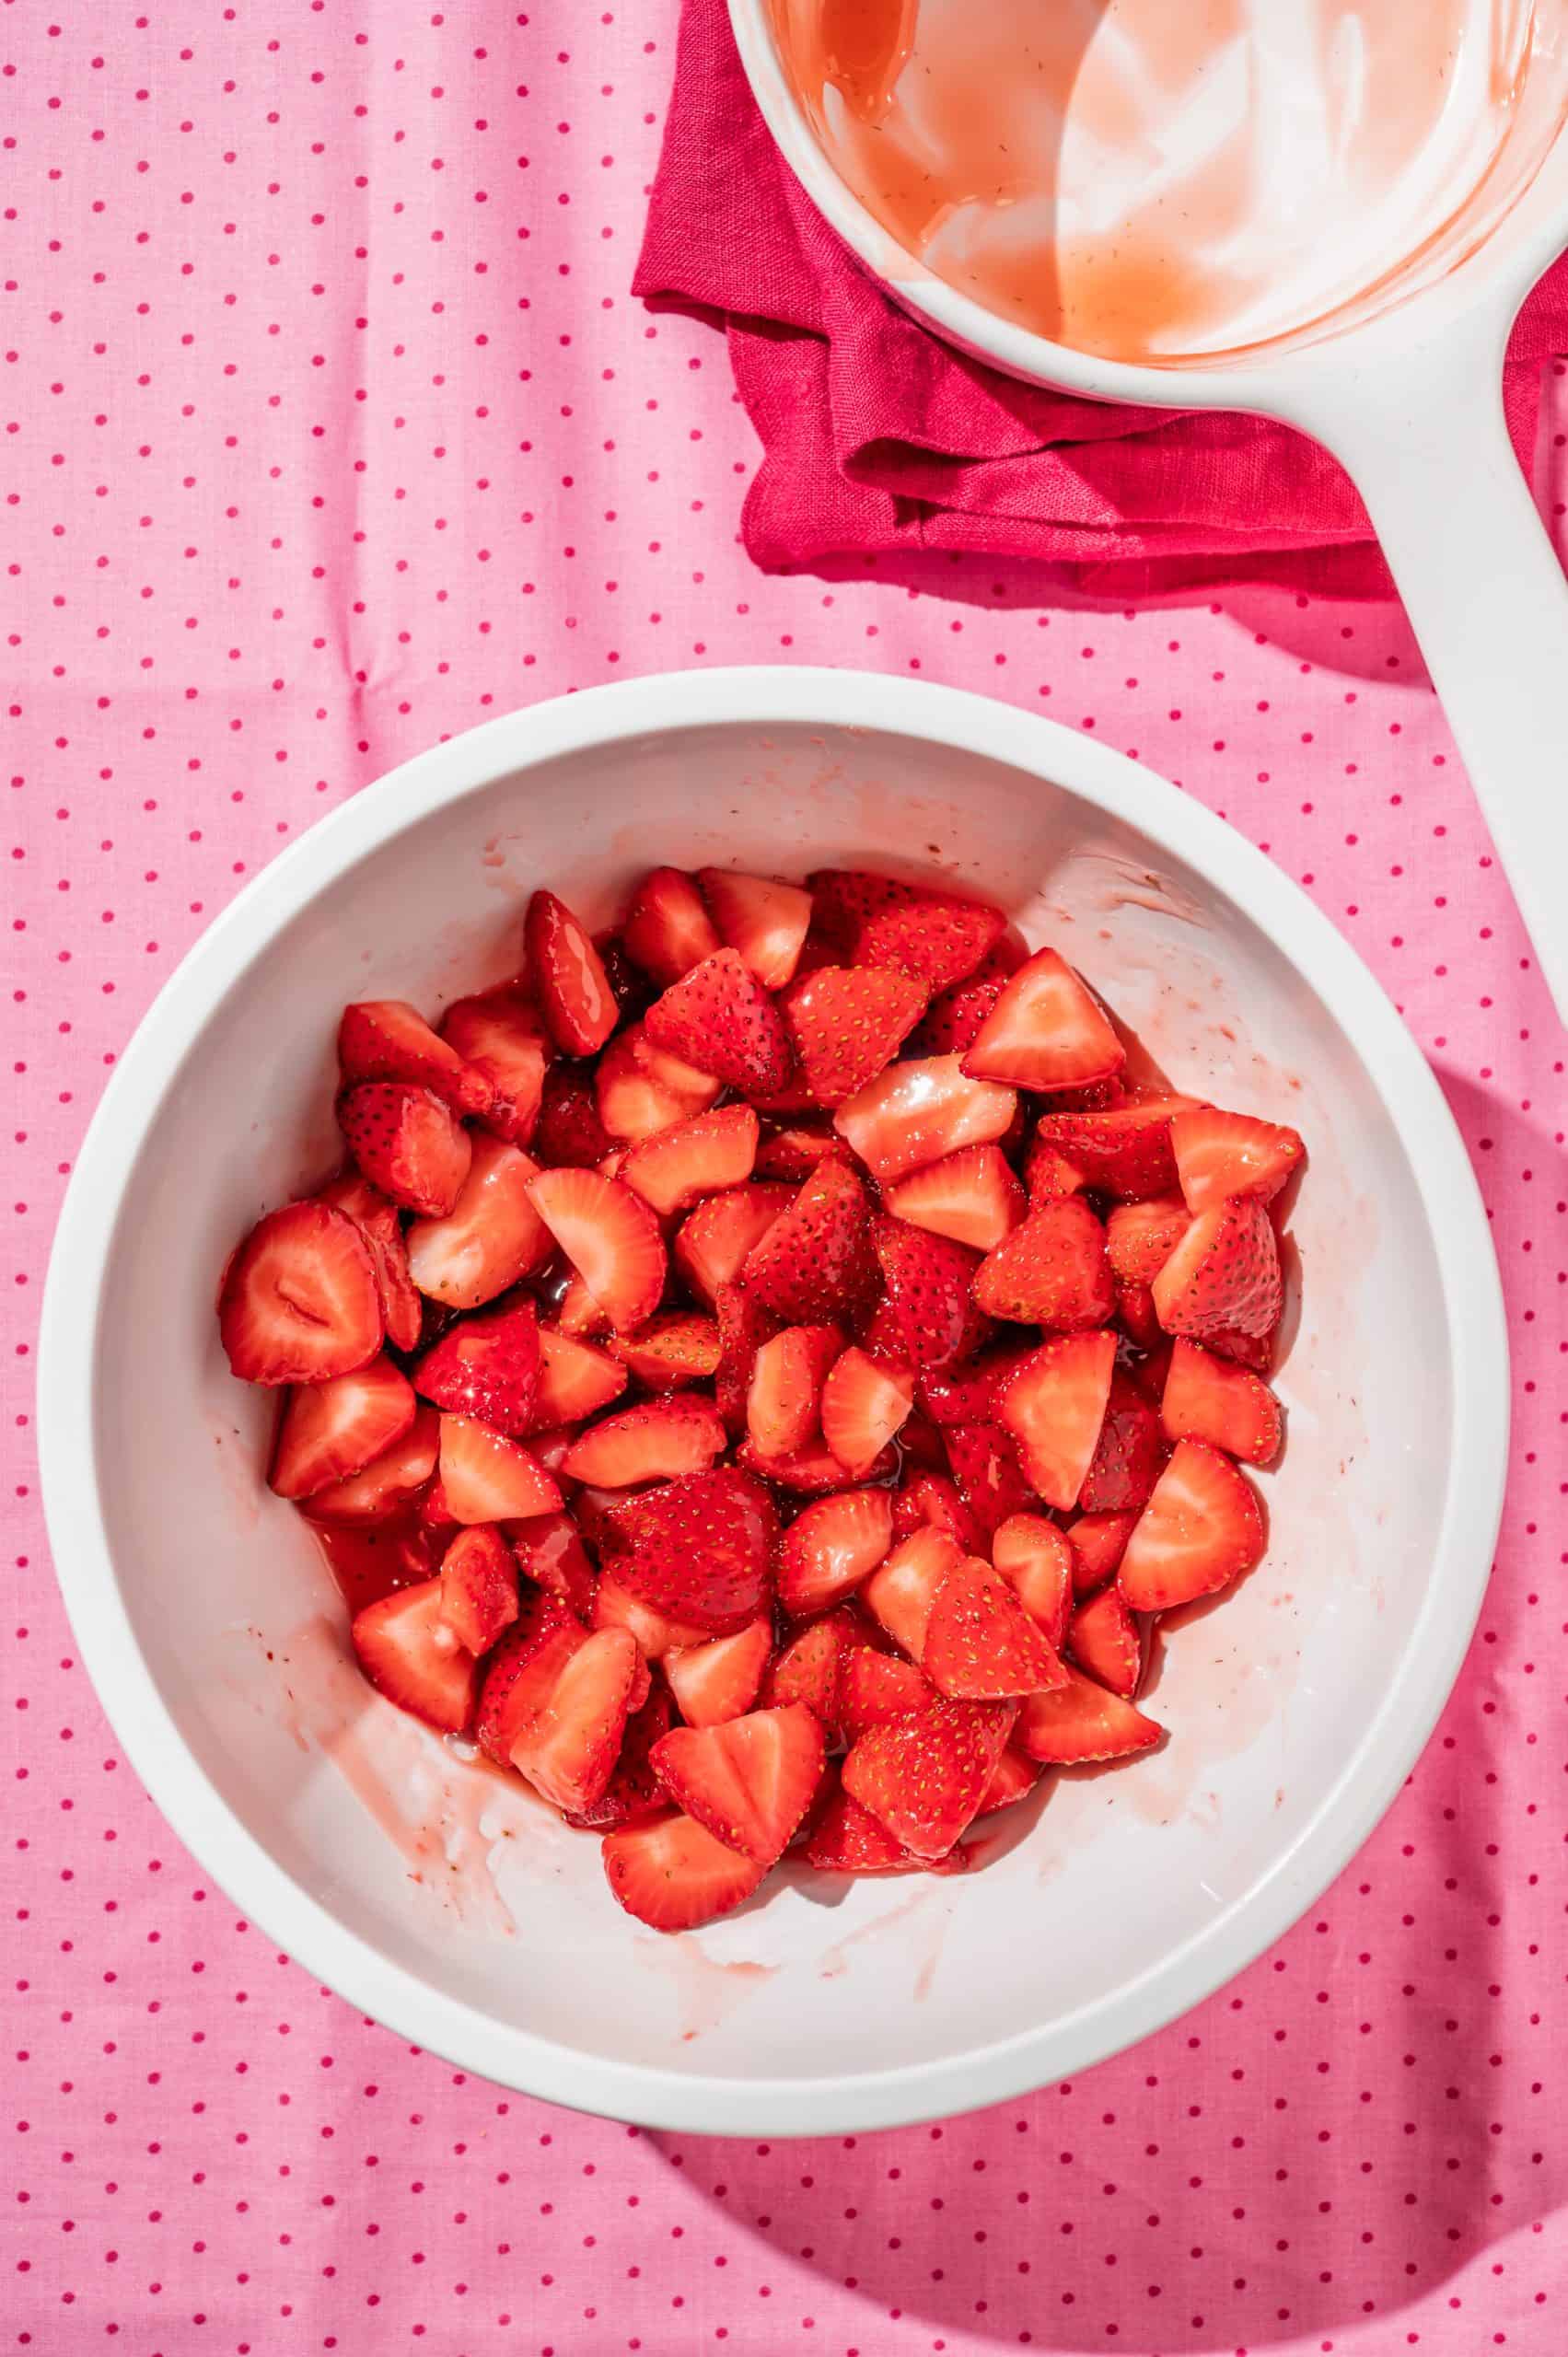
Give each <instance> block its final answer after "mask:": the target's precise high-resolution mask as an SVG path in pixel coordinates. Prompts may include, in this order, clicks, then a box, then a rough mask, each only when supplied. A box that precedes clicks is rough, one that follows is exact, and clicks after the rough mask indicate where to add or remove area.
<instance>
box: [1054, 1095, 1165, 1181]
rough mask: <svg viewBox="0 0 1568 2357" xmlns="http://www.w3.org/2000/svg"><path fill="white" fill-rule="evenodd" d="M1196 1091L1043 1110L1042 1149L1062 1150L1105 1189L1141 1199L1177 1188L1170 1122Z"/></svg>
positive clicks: (1067, 1157)
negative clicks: (1099, 1105)
mask: <svg viewBox="0 0 1568 2357" xmlns="http://www.w3.org/2000/svg"><path fill="white" fill-rule="evenodd" d="M1191 1103H1192V1099H1191V1097H1144V1098H1143V1099H1141V1100H1132V1101H1131V1102H1129V1103H1126V1104H1121V1105H1113V1106H1109V1107H1107V1108H1105V1109H1102V1110H1095V1109H1072V1110H1069V1111H1066V1112H1057V1113H1042V1114H1041V1116H1040V1121H1039V1124H1038V1125H1037V1127H1036V1130H1035V1139H1036V1143H1037V1144H1038V1145H1039V1147H1040V1150H1041V1151H1042V1152H1054V1153H1057V1154H1060V1155H1063V1156H1064V1157H1065V1159H1066V1160H1067V1161H1068V1162H1070V1163H1071V1164H1072V1165H1073V1167H1074V1169H1076V1170H1077V1171H1078V1172H1079V1173H1080V1174H1081V1176H1082V1178H1083V1182H1084V1184H1085V1186H1086V1187H1094V1188H1097V1189H1098V1190H1099V1191H1100V1192H1101V1193H1102V1194H1107V1195H1119V1196H1121V1197H1123V1198H1124V1199H1126V1200H1127V1201H1137V1200H1139V1199H1141V1198H1143V1197H1144V1196H1148V1195H1173V1194H1174V1193H1175V1192H1176V1159H1175V1156H1174V1155H1173V1153H1172V1151H1171V1125H1172V1122H1173V1120H1175V1118H1176V1116H1177V1115H1178V1114H1182V1113H1185V1112H1186V1111H1187V1110H1188V1109H1189V1108H1190V1107H1191Z"/></svg>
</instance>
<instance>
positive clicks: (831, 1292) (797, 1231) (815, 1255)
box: [741, 1161, 877, 1325]
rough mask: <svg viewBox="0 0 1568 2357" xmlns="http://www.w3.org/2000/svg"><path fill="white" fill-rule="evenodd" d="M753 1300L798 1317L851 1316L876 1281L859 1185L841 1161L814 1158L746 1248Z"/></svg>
mask: <svg viewBox="0 0 1568 2357" xmlns="http://www.w3.org/2000/svg"><path fill="white" fill-rule="evenodd" d="M741 1283H743V1284H744V1285H745V1288H746V1290H747V1292H748V1293H749V1295H751V1298H752V1299H753V1300H754V1301H757V1302H760V1303H761V1306H762V1307H763V1308H764V1309H771V1310H772V1311H773V1313H774V1315H775V1316H776V1317H779V1318H788V1319H789V1320H791V1322H792V1323H796V1324H799V1325H818V1324H822V1323H825V1322H826V1321H828V1320H830V1319H832V1320H839V1319H849V1318H854V1315H855V1313H856V1312H857V1311H858V1310H859V1309H860V1307H861V1306H863V1305H864V1304H865V1302H866V1301H867V1300H868V1299H869V1298H870V1296H871V1295H872V1294H873V1293H874V1292H875V1290H876V1287H877V1261H876V1259H875V1256H874V1255H873V1253H872V1249H871V1240H870V1220H869V1213H868V1210H867V1206H866V1201H865V1189H864V1188H863V1187H862V1186H861V1183H860V1181H859V1179H857V1178H856V1177H855V1175H854V1171H853V1170H851V1169H850V1167H849V1166H848V1165H847V1163H842V1162H837V1161H832V1162H824V1163H821V1164H820V1165H819V1167H818V1168H817V1169H816V1170H814V1171H813V1173H812V1175H811V1177H810V1178H809V1179H806V1180H805V1181H804V1183H803V1184H802V1185H801V1187H800V1189H799V1190H798V1191H797V1192H796V1196H795V1199H794V1201H793V1202H791V1203H790V1205H789V1208H788V1209H787V1211H785V1212H784V1213H781V1215H780V1216H779V1217H778V1218H777V1219H775V1220H773V1221H772V1222H771V1223H770V1224H769V1225H768V1227H767V1228H766V1229H765V1230H764V1232H763V1234H762V1236H761V1237H760V1239H759V1240H758V1242H756V1243H755V1244H753V1246H752V1247H751V1249H750V1251H749V1253H748V1254H747V1256H746V1262H745V1266H744V1268H743V1270H742V1271H741Z"/></svg>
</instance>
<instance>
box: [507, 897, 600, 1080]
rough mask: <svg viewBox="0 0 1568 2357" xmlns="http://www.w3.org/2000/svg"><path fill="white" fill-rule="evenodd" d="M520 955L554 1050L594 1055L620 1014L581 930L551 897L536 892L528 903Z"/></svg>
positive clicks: (597, 960)
mask: <svg viewBox="0 0 1568 2357" xmlns="http://www.w3.org/2000/svg"><path fill="white" fill-rule="evenodd" d="M523 949H524V953H525V955H526V957H527V959H528V981H529V982H530V983H531V984H532V986H533V992H534V995H535V998H536V999H537V1001H538V1003H539V1011H540V1014H541V1015H542V1016H543V1017H544V1020H545V1022H546V1024H547V1025H548V1027H549V1029H550V1034H551V1037H552V1039H554V1041H555V1044H556V1046H557V1047H558V1048H560V1049H561V1050H563V1052H564V1053H565V1054H566V1055H569V1056H591V1055H594V1054H595V1053H597V1051H598V1050H599V1049H600V1048H602V1047H603V1045H604V1043H605V1041H606V1040H607V1039H609V1037H610V1033H611V1032H612V1031H613V1030H614V1028H615V1026H616V1022H617V1020H618V1017H619V1015H620V1009H619V1008H618V1006H617V1005H616V1003H615V993H614V992H613V991H612V990H611V989H610V977H609V976H608V975H607V974H606V972H605V970H604V964H603V960H602V959H601V958H600V957H599V954H598V950H597V949H596V948H595V947H594V945H593V942H592V941H591V940H590V938H589V936H588V934H587V929H586V927H585V926H584V925H583V924H582V923H580V922H579V920H578V919H577V918H576V917H575V916H574V915H573V913H572V911H571V910H570V909H569V908H568V907H567V906H566V904H565V902H564V901H563V900H557V899H556V897H555V894H554V893H553V892H536V893H535V894H534V896H533V898H532V900H529V902H528V914H527V916H526V917H525V918H524V920H523Z"/></svg>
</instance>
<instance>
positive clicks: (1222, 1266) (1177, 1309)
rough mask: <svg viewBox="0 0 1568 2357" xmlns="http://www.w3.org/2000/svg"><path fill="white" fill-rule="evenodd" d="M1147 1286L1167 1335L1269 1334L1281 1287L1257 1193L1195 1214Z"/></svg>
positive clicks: (1271, 1238)
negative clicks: (1153, 1279)
mask: <svg viewBox="0 0 1568 2357" xmlns="http://www.w3.org/2000/svg"><path fill="white" fill-rule="evenodd" d="M1150 1291H1151V1292H1152V1293H1153V1295H1154V1297H1155V1310H1156V1315H1157V1317H1158V1318H1159V1321H1160V1324H1161V1325H1162V1326H1163V1327H1164V1328H1165V1330H1166V1332H1167V1334H1186V1335H1190V1336H1191V1337H1192V1339H1194V1340H1195V1341H1205V1340H1206V1339H1207V1338H1208V1337H1209V1336H1210V1335H1218V1334H1222V1333H1225V1332H1227V1331H1235V1332H1237V1333H1240V1334H1252V1335H1263V1334H1267V1333H1269V1332H1271V1331H1272V1329H1273V1328H1274V1327H1275V1326H1277V1325H1278V1324H1279V1320H1280V1307H1281V1303H1282V1300H1283V1281H1282V1279H1281V1276H1280V1255H1279V1248H1278V1246H1277V1244H1276V1243H1275V1241H1274V1231H1273V1227H1272V1225H1271V1223H1270V1219H1269V1214H1268V1213H1267V1212H1266V1211H1265V1210H1264V1209H1263V1206H1262V1204H1261V1203H1260V1201H1259V1200H1258V1198H1257V1196H1256V1195H1240V1196H1235V1197H1231V1198H1229V1199H1228V1200H1226V1201H1225V1202H1220V1203H1215V1204H1214V1206H1213V1207H1212V1208H1211V1209H1210V1210H1208V1211H1205V1212H1200V1213H1198V1214H1197V1216H1196V1218H1195V1219H1194V1220H1193V1222H1192V1224H1191V1226H1190V1227H1189V1228H1188V1230H1187V1233H1186V1235H1185V1236H1184V1237H1182V1239H1181V1241H1180V1243H1179V1245H1178V1246H1177V1248H1176V1249H1175V1251H1174V1252H1173V1253H1172V1254H1171V1256H1170V1258H1169V1260H1167V1262H1166V1264H1165V1266H1164V1268H1163V1269H1162V1270H1161V1271H1160V1272H1159V1274H1158V1276H1157V1277H1156V1279H1155V1281H1154V1283H1153V1285H1152V1286H1151V1287H1150Z"/></svg>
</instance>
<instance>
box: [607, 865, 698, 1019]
mask: <svg viewBox="0 0 1568 2357" xmlns="http://www.w3.org/2000/svg"><path fill="white" fill-rule="evenodd" d="M621 943H622V945H623V946H624V948H625V951H626V955H627V956H628V958H632V959H633V962H634V963H635V964H636V965H639V966H640V967H641V968H642V970H643V971H644V973H645V974H650V975H651V976H652V977H653V979H654V981H656V982H657V983H658V985H659V987H660V989H661V990H667V989H668V986H669V984H670V983H671V982H678V981H679V980H680V977H681V975H682V974H689V973H690V972H691V969H692V967H693V966H700V965H701V964H702V962H703V958H711V957H712V956H713V954H714V950H715V949H717V948H719V947H720V946H721V944H720V940H719V936H718V935H717V933H715V932H714V924H713V920H712V918H711V917H710V916H709V914H708V911H707V910H706V908H705V907H704V906H703V896H702V894H701V893H700V892H699V891H698V889H697V887H696V884H695V883H694V882H693V880H692V878H691V877H690V876H688V875H687V874H686V872H685V871H684V869H683V868H679V867H655V868H652V869H650V871H649V873H648V874H647V875H646V876H645V877H644V878H643V880H642V882H641V883H640V884H639V885H638V887H637V888H636V890H635V891H634V892H633V895H632V903H631V906H630V907H629V908H628V910H627V911H626V914H625V917H624V919H623V920H622V923H621Z"/></svg>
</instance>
